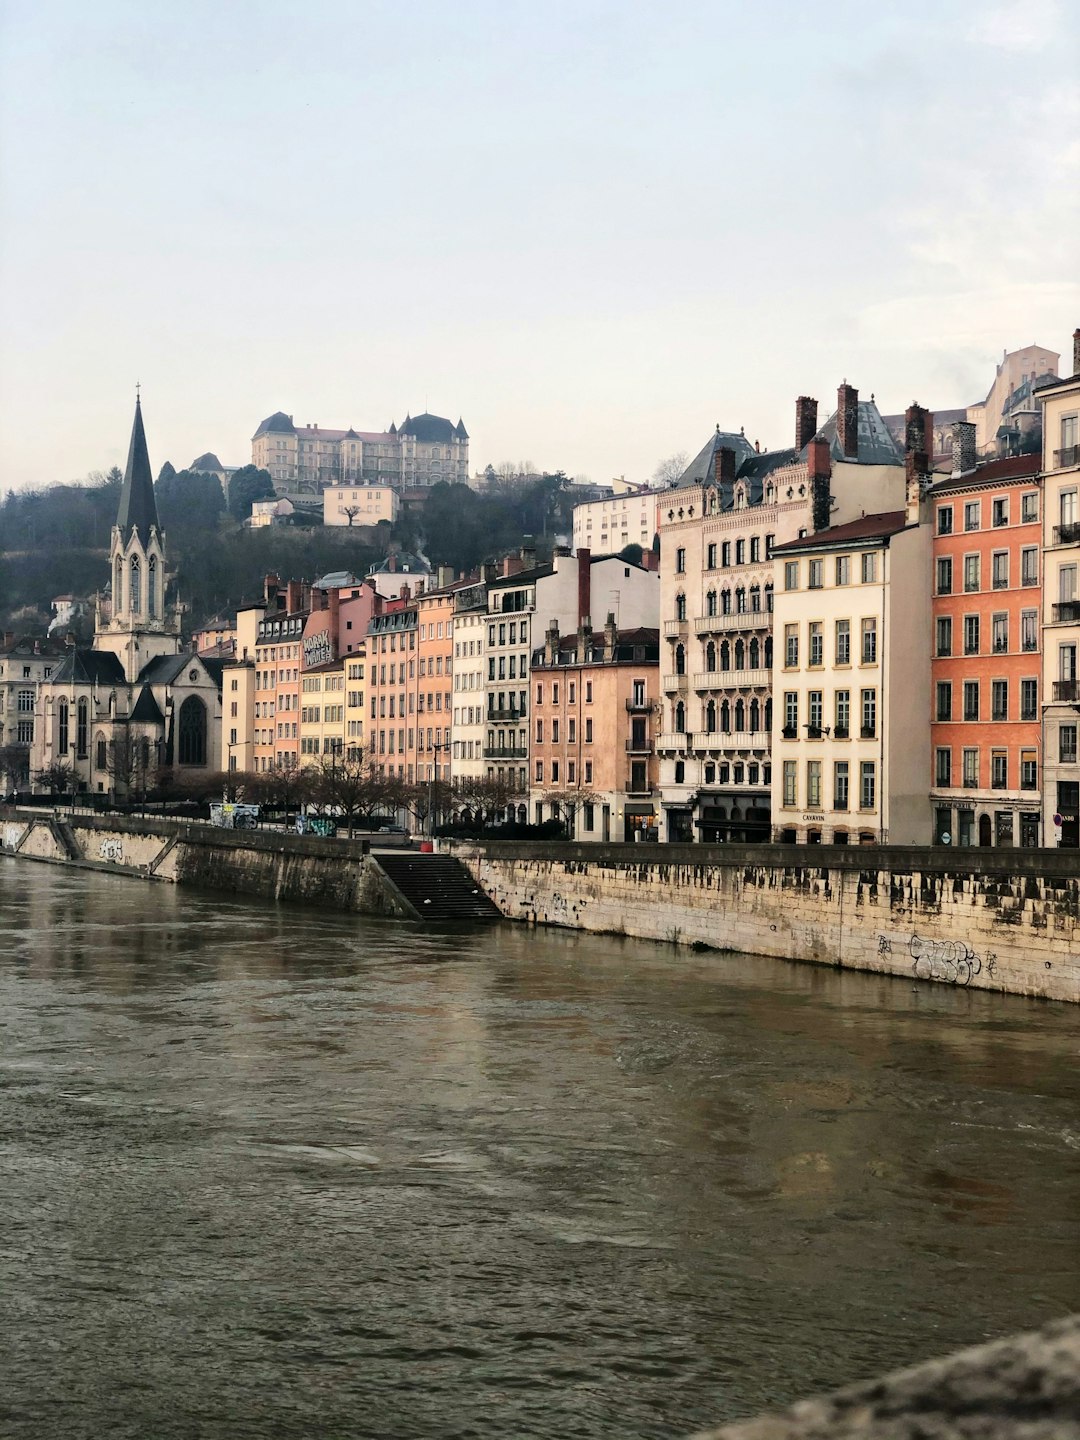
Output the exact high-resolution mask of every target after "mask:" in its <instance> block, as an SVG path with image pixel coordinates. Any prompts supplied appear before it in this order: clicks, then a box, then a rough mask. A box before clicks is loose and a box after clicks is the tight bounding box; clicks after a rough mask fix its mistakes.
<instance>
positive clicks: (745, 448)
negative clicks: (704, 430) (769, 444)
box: [673, 425, 755, 489]
mask: <svg viewBox="0 0 1080 1440" xmlns="http://www.w3.org/2000/svg"><path fill="white" fill-rule="evenodd" d="M721 449H724V450H734V452H735V464H736V466H738V465H739V464H740V462H741V461H743V460H748V459H749V458H750V456H751V455H753V454H754V453H755V451H754V447H753V446H752V445H751V444H750V441H749V440H747V438H746V436H745V435H743V434H742V433H741V432H740V433H739V434H738V435H736V434H735V433H734V431H731V430H721V429H720V426H719V425H717V427H716V430H715V432H714V433H713V434H712V435H710V436H709V438H708V440H707V441H706V442H705V444H704V445H703V446H702V447H701V449H700V450H699V451H698V453H697V454H696V455H695V456H694V458H693V460H691V461H690V464H689V465H688V466H687V467H686V469H685V470H684V471H683V473H682V475H681V476H680V477H679V479H678V481H677V483H676V485H675V486H674V487H673V488H675V489H681V487H682V486H683V485H704V484H706V483H707V482H708V481H710V480H712V479H714V478H715V475H716V454H717V451H718V450H721Z"/></svg>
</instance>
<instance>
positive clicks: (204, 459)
mask: <svg viewBox="0 0 1080 1440" xmlns="http://www.w3.org/2000/svg"><path fill="white" fill-rule="evenodd" d="M224 468H225V467H224V465H222V463H221V461H220V460H219V459H218V458H217V456H216V455H215V454H214V452H213V451H212V450H207V452H206V454H205V455H200V456H199V458H198V459H197V460H192V462H191V464H190V465H189V466H188V469H189V470H224Z"/></svg>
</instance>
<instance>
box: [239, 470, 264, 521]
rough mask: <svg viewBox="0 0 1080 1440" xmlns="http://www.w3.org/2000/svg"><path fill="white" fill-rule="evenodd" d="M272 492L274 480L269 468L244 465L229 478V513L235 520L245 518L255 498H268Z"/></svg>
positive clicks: (248, 514) (249, 512)
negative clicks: (262, 468)
mask: <svg viewBox="0 0 1080 1440" xmlns="http://www.w3.org/2000/svg"><path fill="white" fill-rule="evenodd" d="M273 494H274V482H273V480H271V478H270V472H269V470H260V469H259V468H258V466H256V465H244V466H242V467H241V468H240V469H239V470H236V471H234V472H233V474H232V476H231V477H230V479H229V513H230V514H231V515H234V516H235V517H236V519H237V520H246V519H247V518H248V517H249V516H250V514H251V507H252V505H254V503H255V501H256V500H269V499H270V498H271V497H272V496H273Z"/></svg>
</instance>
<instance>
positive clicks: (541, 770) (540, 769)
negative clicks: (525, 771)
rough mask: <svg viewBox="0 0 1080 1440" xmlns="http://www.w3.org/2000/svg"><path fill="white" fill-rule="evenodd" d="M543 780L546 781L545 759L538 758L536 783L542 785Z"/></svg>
mask: <svg viewBox="0 0 1080 1440" xmlns="http://www.w3.org/2000/svg"><path fill="white" fill-rule="evenodd" d="M543 782H544V762H543V760H537V762H536V783H537V784H538V785H542V784H543Z"/></svg>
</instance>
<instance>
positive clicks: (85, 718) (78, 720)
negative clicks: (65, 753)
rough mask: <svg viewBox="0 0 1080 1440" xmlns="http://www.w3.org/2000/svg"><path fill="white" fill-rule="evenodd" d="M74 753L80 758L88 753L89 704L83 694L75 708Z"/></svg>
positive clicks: (82, 758) (83, 758) (83, 757)
mask: <svg viewBox="0 0 1080 1440" xmlns="http://www.w3.org/2000/svg"><path fill="white" fill-rule="evenodd" d="M75 753H76V755H78V757H79V759H80V760H85V759H86V757H87V755H88V754H89V753H90V704H89V702H88V701H87V699H86V696H85V695H84V696H83V698H82V699H81V700H80V701H79V703H78V705H77V706H76V710H75Z"/></svg>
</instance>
